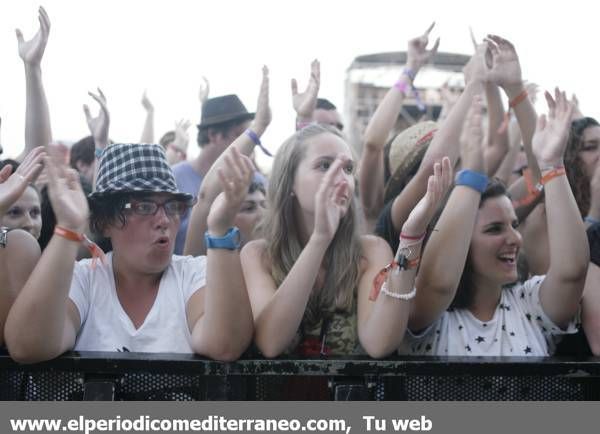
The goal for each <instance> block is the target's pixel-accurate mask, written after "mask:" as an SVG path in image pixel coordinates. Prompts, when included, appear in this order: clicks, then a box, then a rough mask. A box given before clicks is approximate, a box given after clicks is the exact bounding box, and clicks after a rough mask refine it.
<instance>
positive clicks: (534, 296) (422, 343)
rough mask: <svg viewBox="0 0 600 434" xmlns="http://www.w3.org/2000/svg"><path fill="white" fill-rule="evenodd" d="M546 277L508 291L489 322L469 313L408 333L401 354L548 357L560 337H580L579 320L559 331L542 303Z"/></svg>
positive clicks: (450, 312)
mask: <svg viewBox="0 0 600 434" xmlns="http://www.w3.org/2000/svg"><path fill="white" fill-rule="evenodd" d="M544 277H545V276H534V277H532V278H531V279H529V280H527V281H526V282H524V283H522V284H516V285H514V286H512V287H510V288H504V289H503V290H502V295H501V297H500V303H499V304H498V306H497V307H496V311H495V312H494V316H493V318H492V319H491V320H490V321H481V320H479V319H477V318H476V317H475V316H474V315H473V314H472V313H471V312H470V311H469V310H468V309H453V310H448V311H446V312H444V314H443V315H442V316H441V318H439V319H438V320H437V321H436V322H434V323H433V324H432V325H431V326H429V327H428V328H427V329H425V330H424V331H422V332H421V333H419V334H413V333H411V331H410V330H407V332H406V336H405V337H404V340H403V341H402V344H401V346H400V349H399V353H400V354H404V355H426V356H548V355H551V354H552V353H553V352H554V350H555V346H556V343H557V342H558V339H559V338H560V336H561V335H565V334H571V333H575V332H577V328H576V327H575V322H576V321H575V318H573V320H572V321H571V322H570V323H569V325H568V327H567V328H566V329H564V330H563V329H561V328H560V327H558V326H557V325H556V324H554V322H552V320H551V319H550V318H549V317H548V315H546V313H545V312H544V309H543V308H542V304H541V302H540V286H541V285H542V282H543V281H544Z"/></svg>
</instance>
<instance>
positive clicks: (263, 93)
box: [252, 66, 271, 134]
mask: <svg viewBox="0 0 600 434" xmlns="http://www.w3.org/2000/svg"><path fill="white" fill-rule="evenodd" d="M270 123H271V107H270V106H269V68H267V67H266V66H263V70H262V82H261V84H260V91H259V93H258V103H257V105H256V114H255V115H254V121H253V122H252V129H253V130H254V132H255V133H257V134H262V133H263V132H264V131H265V130H266V129H267V127H268V126H269V124H270Z"/></svg>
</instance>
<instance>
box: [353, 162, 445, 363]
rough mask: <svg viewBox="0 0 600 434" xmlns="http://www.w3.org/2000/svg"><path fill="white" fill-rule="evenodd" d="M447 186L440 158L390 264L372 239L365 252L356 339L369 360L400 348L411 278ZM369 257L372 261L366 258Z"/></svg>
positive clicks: (380, 242)
mask: <svg viewBox="0 0 600 434" xmlns="http://www.w3.org/2000/svg"><path fill="white" fill-rule="evenodd" d="M451 184H452V167H450V160H449V159H448V158H444V160H443V162H442V163H441V164H440V163H437V164H436V165H435V167H434V174H433V175H431V176H430V177H429V180H428V182H427V193H425V196H424V197H423V198H422V199H421V200H420V201H419V203H418V204H417V206H416V207H415V208H414V209H413V210H412V211H411V213H410V215H409V216H408V219H407V220H406V223H404V226H403V228H402V233H401V235H400V245H399V247H398V251H397V252H396V257H395V259H394V262H392V261H391V251H390V249H389V246H388V245H387V243H385V242H383V240H381V239H378V238H376V240H377V242H373V243H371V244H373V246H372V247H370V249H368V250H367V249H365V250H366V254H365V256H367V257H368V259H369V268H368V269H367V271H365V273H364V274H363V276H362V278H361V281H360V284H359V303H358V337H359V339H360V342H361V345H362V346H363V348H364V349H365V350H366V351H367V353H368V354H369V355H370V356H371V357H375V358H379V357H385V356H387V355H389V354H390V353H392V352H393V351H394V350H396V349H397V348H398V347H399V346H400V342H401V341H402V338H403V337H404V332H405V331H406V325H407V323H408V317H409V313H410V307H411V304H412V303H411V301H410V300H411V299H412V298H413V297H414V296H415V292H414V289H413V288H414V284H415V274H416V270H417V266H418V262H419V258H420V255H421V243H422V242H423V238H424V234H425V230H426V229H427V225H428V224H429V222H430V221H431V219H432V218H433V216H434V214H435V212H436V210H437V207H438V205H439V203H440V201H441V200H442V199H443V197H444V195H445V193H446V192H447V190H448V187H449V186H450V185H451ZM371 253H373V255H374V256H375V258H372V257H371V256H370V254H371ZM386 262H387V263H389V264H390V266H388V267H386V269H389V271H388V273H387V274H388V276H387V281H386V282H385V284H384V285H385V286H383V287H382V288H381V289H380V290H381V292H380V293H379V295H378V296H377V298H376V300H375V301H374V302H373V301H372V299H373V297H370V295H374V294H372V292H373V290H374V289H377V286H378V283H379V282H377V279H376V276H377V277H380V276H381V277H383V275H385V270H381V271H379V270H378V268H379V269H380V267H381V264H382V263H383V264H385V263H386ZM399 264H402V266H400V265H399ZM378 271H379V274H378ZM374 278H375V280H374Z"/></svg>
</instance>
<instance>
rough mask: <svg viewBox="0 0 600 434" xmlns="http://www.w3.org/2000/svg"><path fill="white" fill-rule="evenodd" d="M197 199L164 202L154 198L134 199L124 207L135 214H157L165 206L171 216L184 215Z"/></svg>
mask: <svg viewBox="0 0 600 434" xmlns="http://www.w3.org/2000/svg"><path fill="white" fill-rule="evenodd" d="M194 203H195V200H191V201H188V200H178V199H172V200H168V201H166V202H163V203H158V202H154V201H153V200H148V199H146V200H132V201H131V202H127V203H126V204H125V205H123V209H126V210H130V211H132V212H133V213H134V214H137V215H141V216H153V215H156V213H157V212H158V209H159V208H163V209H164V210H165V213H166V214H167V215H168V216H169V217H182V216H184V215H185V214H186V213H187V212H188V211H189V209H190V208H191V207H192V206H193V205H194Z"/></svg>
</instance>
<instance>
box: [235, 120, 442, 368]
mask: <svg viewBox="0 0 600 434" xmlns="http://www.w3.org/2000/svg"><path fill="white" fill-rule="evenodd" d="M354 167H355V163H354V157H353V156H352V152H351V148H350V146H349V145H348V144H347V143H346V142H345V141H344V140H343V138H342V136H341V134H340V132H339V131H338V130H337V129H335V128H332V127H328V126H322V125H309V126H308V127H305V128H303V129H301V130H299V131H297V132H296V134H294V135H293V136H292V137H291V138H290V139H288V140H287V141H286V142H285V143H284V144H283V145H282V147H281V148H280V149H279V151H278V153H277V156H276V158H275V161H274V163H273V169H272V172H271V178H270V183H269V186H270V187H269V189H268V191H267V201H268V205H267V212H266V218H265V220H264V221H263V223H262V228H263V236H264V238H263V239H260V240H255V241H252V242H250V243H248V244H246V246H245V247H244V248H243V250H242V253H241V261H242V268H243V271H244V277H245V280H246V285H247V287H248V293H249V296H250V301H251V304H252V312H253V315H254V323H255V330H256V333H255V342H256V345H257V346H258V348H259V350H260V351H261V352H262V353H263V354H264V355H265V356H266V357H276V356H278V355H280V354H282V353H284V352H288V353H293V354H300V355H304V356H316V355H351V354H362V353H364V351H366V352H367V354H369V355H370V356H372V357H384V356H386V355H388V354H390V353H391V352H393V351H395V350H396V349H397V348H398V346H399V345H400V342H401V340H402V338H403V336H404V330H405V328H406V321H407V319H408V314H409V309H410V302H409V301H410V300H411V299H412V298H413V297H414V290H413V288H414V277H415V271H416V267H417V264H418V258H419V255H420V247H421V241H422V238H421V234H422V233H423V232H424V231H425V228H426V227H427V224H428V223H429V220H430V219H431V217H432V216H433V213H434V211H435V208H436V205H437V202H438V201H439V199H440V198H441V196H442V194H443V192H444V191H445V189H446V188H447V186H449V184H450V181H451V169H450V162H449V160H448V159H445V161H444V164H443V168H442V165H441V164H439V163H438V164H437V165H436V167H435V172H434V173H435V174H434V175H432V176H431V177H430V178H429V185H428V189H427V193H426V194H425V196H424V197H423V199H422V200H421V201H420V202H419V204H417V206H416V207H415V209H414V210H413V211H412V212H411V213H410V216H409V217H408V218H407V220H406V222H405V223H404V226H403V228H402V233H403V239H402V240H401V242H400V247H399V249H398V254H397V256H396V260H393V256H392V252H391V250H390V248H389V246H388V245H387V243H386V242H385V241H384V240H382V239H380V238H377V237H373V236H360V235H359V234H358V230H357V229H358V228H357V226H358V225H357V218H356V198H355V194H354V189H355V183H356V180H355V172H354ZM386 264H389V265H388V266H387V267H386ZM383 267H386V268H385V269H384V270H382V268H383ZM388 270H393V271H392V272H391V273H387V271H388ZM386 276H387V278H386ZM384 280H385V283H383V281H384ZM381 283H383V286H381V294H380V295H379V296H378V297H377V290H378V289H380V285H381Z"/></svg>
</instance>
